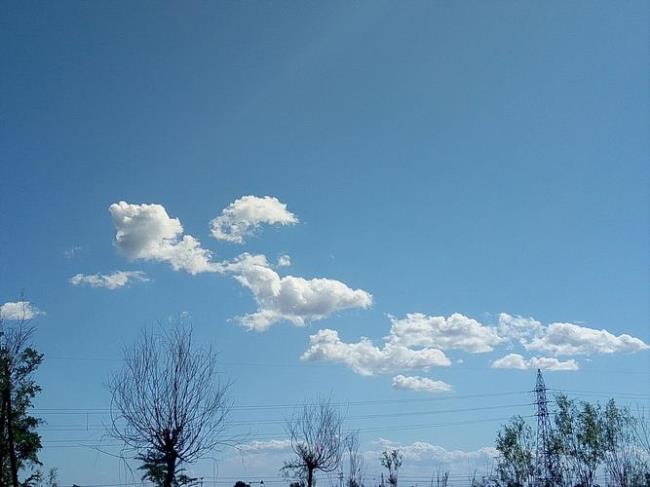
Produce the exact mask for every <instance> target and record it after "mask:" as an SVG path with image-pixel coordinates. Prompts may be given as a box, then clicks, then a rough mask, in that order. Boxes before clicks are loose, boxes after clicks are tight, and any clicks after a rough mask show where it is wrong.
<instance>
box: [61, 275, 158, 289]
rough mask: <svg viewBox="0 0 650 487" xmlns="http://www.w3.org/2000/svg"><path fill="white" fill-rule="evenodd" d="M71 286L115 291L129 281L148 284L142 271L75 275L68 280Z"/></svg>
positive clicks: (147, 279)
mask: <svg viewBox="0 0 650 487" xmlns="http://www.w3.org/2000/svg"><path fill="white" fill-rule="evenodd" d="M69 281H70V284H72V285H73V286H80V285H84V284H85V285H88V286H90V287H102V288H105V289H117V288H120V287H123V286H126V285H127V284H128V283H129V281H140V282H148V281H149V278H148V277H147V276H146V274H145V273H144V272H142V271H115V272H112V273H110V274H76V275H74V276H72V277H71V278H70V279H69Z"/></svg>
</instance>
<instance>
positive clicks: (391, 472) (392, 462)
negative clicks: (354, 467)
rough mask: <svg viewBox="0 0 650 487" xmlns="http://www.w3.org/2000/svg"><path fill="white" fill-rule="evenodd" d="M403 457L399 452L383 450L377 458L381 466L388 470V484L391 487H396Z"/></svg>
mask: <svg viewBox="0 0 650 487" xmlns="http://www.w3.org/2000/svg"><path fill="white" fill-rule="evenodd" d="M403 459H404V457H403V456H402V454H401V453H400V452H399V450H395V449H393V450H384V451H383V452H382V454H381V457H380V458H379V461H380V462H381V464H382V466H384V467H385V468H386V469H387V470H388V483H389V484H390V486H391V487H397V474H398V472H399V469H400V467H401V466H402V461H403Z"/></svg>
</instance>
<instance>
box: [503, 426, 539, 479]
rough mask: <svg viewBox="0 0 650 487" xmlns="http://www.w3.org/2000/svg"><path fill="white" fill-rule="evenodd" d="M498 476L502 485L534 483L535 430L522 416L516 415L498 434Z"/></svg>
mask: <svg viewBox="0 0 650 487" xmlns="http://www.w3.org/2000/svg"><path fill="white" fill-rule="evenodd" d="M496 449H497V451H498V452H499V457H498V459H497V477H498V479H499V482H500V483H501V485H504V486H507V487H524V486H526V485H532V481H533V479H534V473H535V467H534V463H533V459H534V440H533V430H532V429H531V427H530V426H529V425H528V424H526V422H525V421H524V419H523V418H522V417H521V416H515V417H514V418H512V419H511V420H510V423H508V424H505V425H504V426H503V427H502V428H501V431H499V433H498V435H497V441H496Z"/></svg>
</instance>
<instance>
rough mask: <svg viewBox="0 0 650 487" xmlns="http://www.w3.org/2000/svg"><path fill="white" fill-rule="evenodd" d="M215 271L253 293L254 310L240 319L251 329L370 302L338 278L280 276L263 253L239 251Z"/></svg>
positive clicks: (301, 321)
mask: <svg viewBox="0 0 650 487" xmlns="http://www.w3.org/2000/svg"><path fill="white" fill-rule="evenodd" d="M218 270H219V272H222V273H225V274H230V275H232V276H233V277H234V278H235V279H236V280H237V281H239V282H240V283H241V284H242V285H243V286H244V287H246V288H247V289H249V290H250V291H251V292H252V293H253V296H254V298H255V301H256V302H257V304H258V310H257V312H255V313H252V314H247V315H245V316H242V317H240V318H239V321H240V322H241V324H242V325H243V326H245V327H246V328H248V329H250V330H255V331H264V330H266V329H267V328H269V327H270V326H271V325H273V324H274V323H277V322H278V321H282V320H285V321H289V322H291V323H293V324H294V325H297V326H303V325H304V324H305V323H306V322H310V321H317V320H321V319H323V318H326V317H327V316H329V315H331V314H332V313H336V312H337V311H342V310H345V309H350V308H368V307H369V306H370V305H371V304H372V296H371V295H370V294H369V293H367V292H366V291H364V290H362V289H351V288H350V287H348V286H347V285H346V284H344V283H342V282H340V281H336V280H333V279H304V278H302V277H295V276H285V277H280V275H279V274H278V273H277V272H276V271H275V270H274V269H273V268H272V266H271V265H270V264H269V263H268V261H267V260H266V257H265V256H263V255H250V254H242V255H240V256H239V257H237V258H236V259H235V260H233V261H230V262H222V263H220V264H218Z"/></svg>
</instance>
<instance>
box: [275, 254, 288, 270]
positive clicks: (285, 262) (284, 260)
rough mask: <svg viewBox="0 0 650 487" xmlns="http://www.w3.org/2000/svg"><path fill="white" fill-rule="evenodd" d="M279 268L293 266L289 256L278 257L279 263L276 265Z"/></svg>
mask: <svg viewBox="0 0 650 487" xmlns="http://www.w3.org/2000/svg"><path fill="white" fill-rule="evenodd" d="M276 265H277V266H278V267H289V266H290V265H291V257H289V256H288V255H286V254H285V255H281V256H280V257H278V263H277V264H276Z"/></svg>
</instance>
